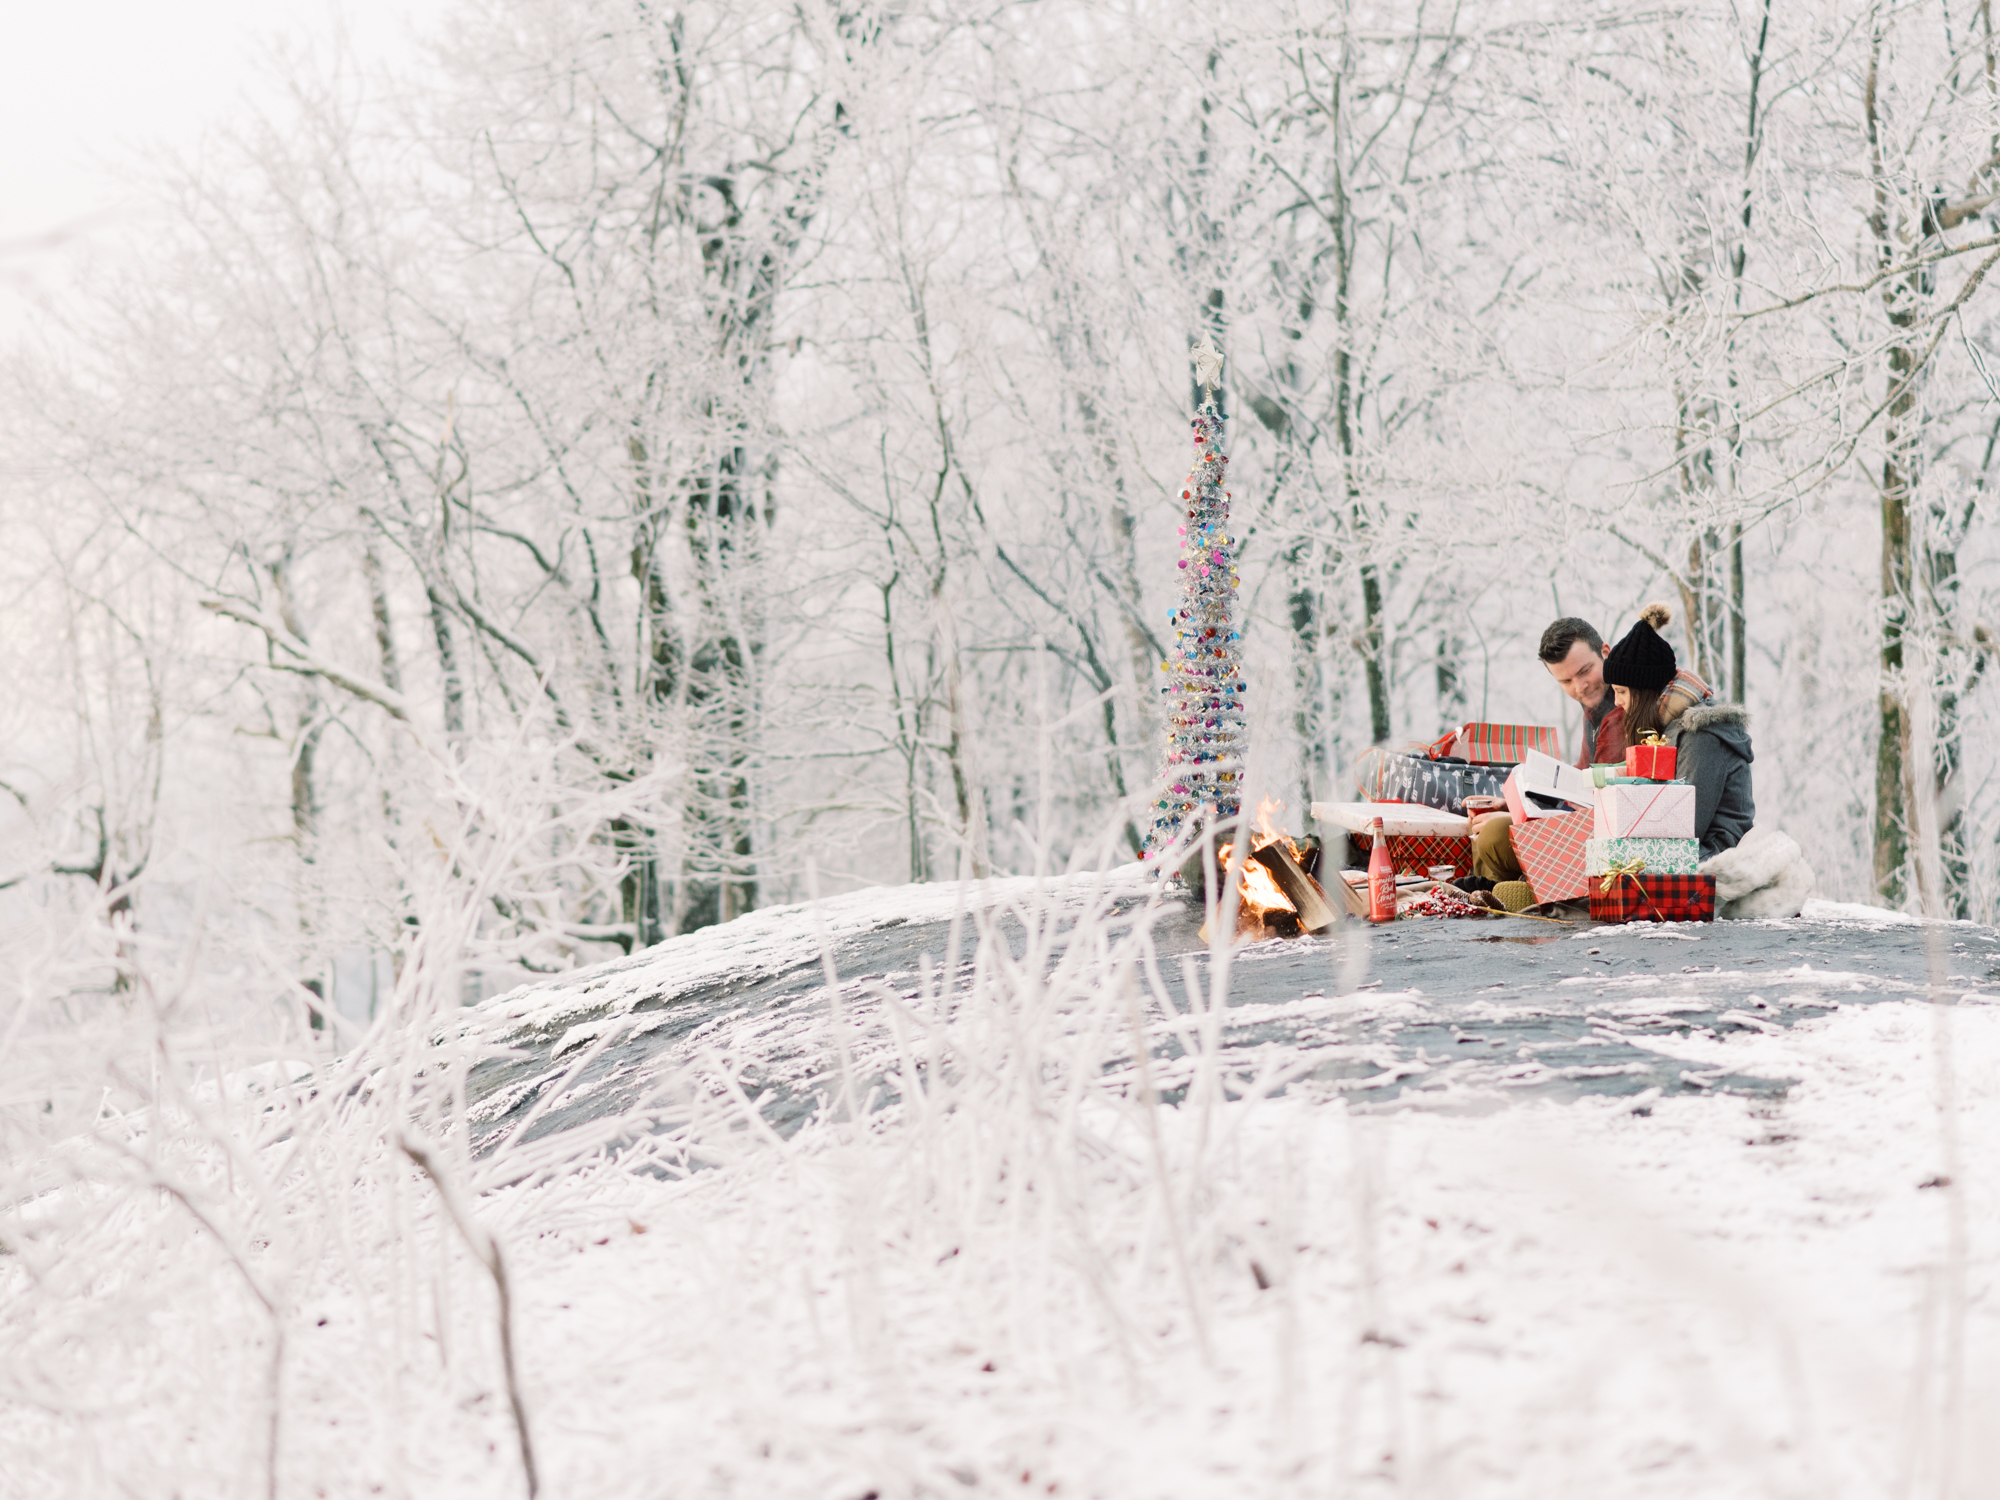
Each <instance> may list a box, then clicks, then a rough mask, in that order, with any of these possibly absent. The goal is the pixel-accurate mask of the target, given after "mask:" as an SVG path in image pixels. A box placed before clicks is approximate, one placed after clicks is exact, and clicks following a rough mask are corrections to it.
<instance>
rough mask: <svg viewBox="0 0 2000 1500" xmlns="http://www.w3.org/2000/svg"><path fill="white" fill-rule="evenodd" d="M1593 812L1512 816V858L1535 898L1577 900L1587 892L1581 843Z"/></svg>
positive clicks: (1588, 838) (1587, 882) (1585, 835)
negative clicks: (1528, 816)
mask: <svg viewBox="0 0 2000 1500" xmlns="http://www.w3.org/2000/svg"><path fill="white" fill-rule="evenodd" d="M1593 816H1594V815H1593V814H1591V813H1588V812H1572V813H1560V814H1558V815H1557V816H1555V817H1553V818H1532V819H1529V820H1526V821H1522V820H1520V819H1516V820H1515V823H1514V827H1513V835H1514V857H1515V858H1516V859H1518V860H1520V862H1521V872H1522V873H1523V874H1524V875H1526V876H1527V877H1528V884H1529V885H1530V886H1532V887H1533V888H1534V892H1535V899H1536V900H1537V901H1578V900H1581V899H1582V898H1583V897H1584V896H1586V895H1588V894H1589V893H1590V877H1589V876H1587V875H1585V874H1584V873H1583V846H1584V845H1585V844H1586V843H1588V842H1589V841H1590V830H1591V827H1592V818H1593Z"/></svg>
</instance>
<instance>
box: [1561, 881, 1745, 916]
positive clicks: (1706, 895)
mask: <svg viewBox="0 0 2000 1500" xmlns="http://www.w3.org/2000/svg"><path fill="white" fill-rule="evenodd" d="M1590 920H1591V921H1593V922H1713V921H1714V920H1715V877H1714V876H1713V875H1652V874H1647V875H1593V876H1591V877H1590Z"/></svg>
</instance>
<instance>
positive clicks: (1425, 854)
mask: <svg viewBox="0 0 2000 1500" xmlns="http://www.w3.org/2000/svg"><path fill="white" fill-rule="evenodd" d="M1374 852H1375V839H1374V836H1373V835H1372V834H1366V833H1350V834H1348V836H1347V866H1348V868H1349V869H1351V870H1352V869H1365V868H1366V867H1367V865H1368V856H1369V855H1371V854H1373V853H1374ZM1389 862H1390V863H1391V864H1393V865H1395V867H1396V873H1397V874H1398V875H1428V874H1430V872H1431V867H1432V866H1433V865H1450V866H1451V869H1452V877H1453V878H1454V879H1456V878H1457V877H1458V876H1460V875H1470V874H1471V873H1472V840H1471V839H1469V838H1467V839H1455V838H1452V837H1450V836H1449V835H1446V834H1440V833H1423V834H1396V833H1392V834H1390V835H1389ZM1578 868H1581V866H1579V867H1578Z"/></svg>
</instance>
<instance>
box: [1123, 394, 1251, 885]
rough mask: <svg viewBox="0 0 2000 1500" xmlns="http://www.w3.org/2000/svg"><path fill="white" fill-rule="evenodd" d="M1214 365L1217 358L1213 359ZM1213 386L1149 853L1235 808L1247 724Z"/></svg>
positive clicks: (1184, 534)
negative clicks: (1205, 812)
mask: <svg viewBox="0 0 2000 1500" xmlns="http://www.w3.org/2000/svg"><path fill="white" fill-rule="evenodd" d="M1216 363H1217V364H1220V360H1217V361H1216ZM1222 445H1223V419H1222V416H1221V414H1220V413H1219V412H1218V411H1217V410H1216V406H1215V401H1214V399H1213V392H1212V388H1211V394H1210V399H1209V400H1208V401H1207V402H1205V403H1204V404H1203V406H1202V408H1201V410H1200V412H1199V413H1198V414H1197V415H1196V416H1195V419H1194V448H1195V464H1194V471H1193V472H1192V473H1190V474H1189V475H1188V478H1187V483H1186V485H1185V486H1183V488H1182V490H1181V499H1182V500H1183V501H1185V502H1186V505H1187V514H1186V518H1185V520H1184V521H1183V523H1182V525H1181V528H1180V531H1181V557H1180V571H1181V602H1180V607H1179V608H1177V609H1175V610H1174V611H1173V613H1172V614H1170V615H1168V616H1167V622H1168V623H1169V624H1170V625H1172V626H1173V627H1174V649H1173V653H1172V655H1171V656H1170V657H1169V659H1168V660H1166V661H1163V662H1161V663H1160V670H1161V671H1162V672H1163V673H1165V674H1166V682H1165V684H1164V685H1162V687H1161V688H1160V691H1161V692H1162V693H1163V694H1165V695H1166V699H1167V713H1166V720H1167V723H1166V730H1167V754H1166V764H1165V768H1164V770H1163V772H1162V775H1161V788H1162V789H1161V792H1160V795H1159V797H1158V798H1157V800H1155V801H1154V803H1153V827H1152V830H1151V834H1150V836H1149V837H1148V839H1147V854H1148V855H1149V856H1150V855H1153V854H1157V853H1159V852H1160V851H1161V850H1163V849H1165V848H1166V847H1167V846H1168V845H1169V844H1171V843H1172V842H1173V840H1174V838H1175V837H1176V835H1178V834H1179V833H1180V831H1181V829H1182V826H1183V824H1184V823H1185V822H1186V820H1187V819H1188V818H1189V817H1191V816H1192V815H1194V814H1196V813H1197V812H1198V811H1199V810H1200V809H1201V808H1202V807H1204V806H1206V807H1209V808H1212V809H1214V812H1213V817H1214V818H1215V820H1216V821H1218V822H1220V821H1222V820H1224V819H1227V818H1233V817H1235V816H1236V813H1237V811H1238V809H1239V807H1240V805H1241V797H1242V789H1243V755H1244V748H1245V740H1246V738H1247V735H1246V729H1247V725H1246V721H1245V714H1244V697H1243V635H1242V632H1240V631H1239V630H1237V628H1236V589H1237V586H1238V584H1239V582H1240V580H1239V579H1238V578H1237V576H1236V554H1235V548H1236V538H1235V537H1233V536H1231V535H1229V498H1230V497H1229V491H1227V490H1226V489H1224V488H1223V487H1222V485H1223V479H1224V477H1225V471H1226V469H1227V468H1228V465H1229V456H1228V455H1227V454H1226V453H1224V452H1223V451H1222Z"/></svg>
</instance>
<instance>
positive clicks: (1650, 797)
mask: <svg viewBox="0 0 2000 1500" xmlns="http://www.w3.org/2000/svg"><path fill="white" fill-rule="evenodd" d="M1592 837H1594V838H1600V839H1691V838H1693V837H1694V788H1693V787H1691V786H1689V785H1687V784H1686V783H1685V782H1680V781H1667V782H1657V781H1649V782H1631V781H1628V782H1624V783H1619V782H1613V783H1611V784H1610V785H1608V786H1603V787H1599V788H1598V791H1597V824H1596V828H1595V831H1594V832H1593V834H1592Z"/></svg>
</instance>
